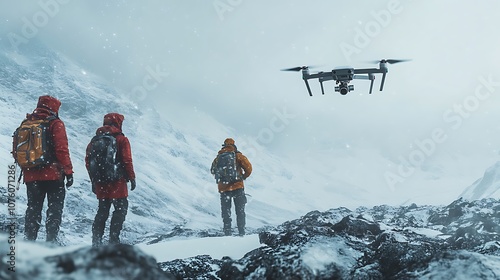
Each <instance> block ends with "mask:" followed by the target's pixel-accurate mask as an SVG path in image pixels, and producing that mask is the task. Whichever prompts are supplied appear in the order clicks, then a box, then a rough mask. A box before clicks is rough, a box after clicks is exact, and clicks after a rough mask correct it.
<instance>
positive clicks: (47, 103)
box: [22, 95, 73, 242]
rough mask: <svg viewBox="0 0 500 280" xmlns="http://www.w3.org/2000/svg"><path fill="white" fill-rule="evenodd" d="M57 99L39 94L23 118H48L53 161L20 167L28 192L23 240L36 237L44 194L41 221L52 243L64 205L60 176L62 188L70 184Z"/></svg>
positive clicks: (62, 125) (65, 136)
mask: <svg viewBox="0 0 500 280" xmlns="http://www.w3.org/2000/svg"><path fill="white" fill-rule="evenodd" d="M60 107H61V101H59V100H58V99H57V98H55V97H52V96H49V95H43V96H40V97H39V98H38V104H37V106H36V109H35V110H34V111H33V113H32V114H28V115H27V116H26V119H30V120H42V119H47V118H52V119H53V120H51V121H50V124H49V132H50V133H49V135H50V136H51V143H52V148H53V149H52V151H53V158H54V160H53V161H51V162H50V163H48V164H46V165H43V166H37V167H34V168H23V169H22V172H23V175H24V182H25V183H26V189H27V195H28V208H27V209H26V216H25V225H24V235H25V239H26V240H36V238H37V236H38V230H39V228H40V224H41V222H42V208H43V202H44V200H45V197H47V201H48V202H47V207H48V209H47V217H46V221H45V230H46V233H47V235H46V241H47V242H56V241H57V240H56V239H57V236H58V234H59V227H60V225H61V219H62V212H63V208H64V198H65V196H66V190H65V189H64V179H66V187H68V188H69V187H70V186H71V185H73V165H72V164H71V159H70V155H69V148H68V137H67V135H66V128H65V126H64V123H63V121H62V120H60V119H59V108H60Z"/></svg>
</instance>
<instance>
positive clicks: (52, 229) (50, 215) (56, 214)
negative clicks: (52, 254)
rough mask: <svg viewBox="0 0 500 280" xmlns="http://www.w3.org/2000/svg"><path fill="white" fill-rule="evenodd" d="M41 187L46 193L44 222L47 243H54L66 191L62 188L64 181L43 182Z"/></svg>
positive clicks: (59, 224)
mask: <svg viewBox="0 0 500 280" xmlns="http://www.w3.org/2000/svg"><path fill="white" fill-rule="evenodd" d="M43 185H44V188H45V189H46V192H47V205H48V207H47V219H46V222H45V229H46V231H47V241H55V240H56V238H57V235H58V234H59V228H60V226H61V221H62V213H63V208H64V198H65V197H66V189H65V188H64V181H45V182H43Z"/></svg>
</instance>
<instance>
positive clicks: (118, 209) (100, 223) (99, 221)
mask: <svg viewBox="0 0 500 280" xmlns="http://www.w3.org/2000/svg"><path fill="white" fill-rule="evenodd" d="M111 205H113V207H114V210H113V216H112V217H111V224H110V225H109V243H110V244H118V243H120V232H121V230H122V227H123V222H124V221H125V216H127V210H128V200H127V198H126V197H124V198H115V199H111V198H105V199H99V208H98V209H97V214H96V215H95V219H94V224H93V225H92V244H93V245H94V246H100V245H101V243H102V236H103V235H104V227H105V226H106V220H107V219H108V217H109V210H110V209H111Z"/></svg>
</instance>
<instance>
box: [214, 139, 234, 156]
mask: <svg viewBox="0 0 500 280" xmlns="http://www.w3.org/2000/svg"><path fill="white" fill-rule="evenodd" d="M237 150H238V148H237V147H236V145H235V144H234V139H233V138H226V140H224V144H222V149H221V150H220V151H219V153H224V152H235V151H237Z"/></svg>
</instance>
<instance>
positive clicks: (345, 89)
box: [335, 84, 354, 95]
mask: <svg viewBox="0 0 500 280" xmlns="http://www.w3.org/2000/svg"><path fill="white" fill-rule="evenodd" d="M351 90H354V85H347V84H341V85H340V86H338V87H335V92H340V94H342V95H346V94H347V93H349V92H350V91H351Z"/></svg>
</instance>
